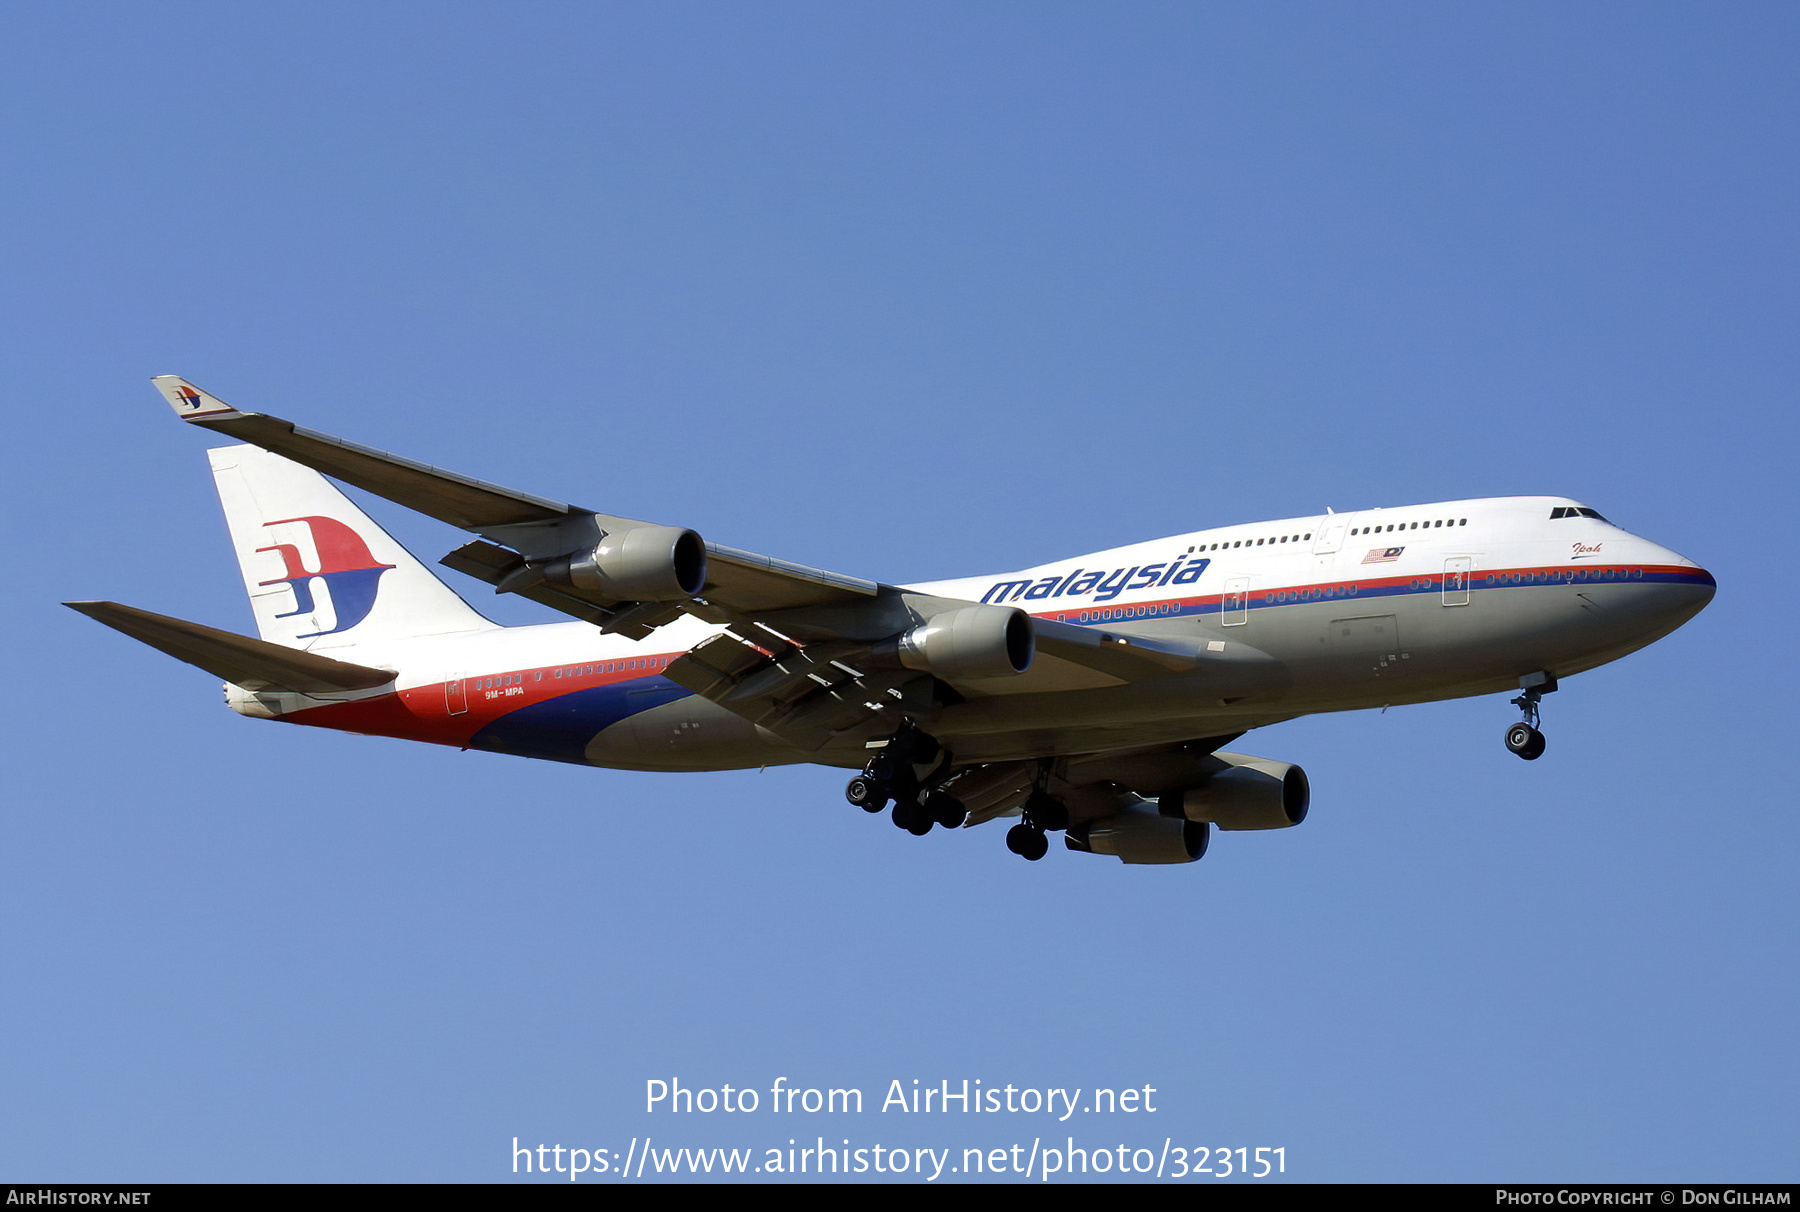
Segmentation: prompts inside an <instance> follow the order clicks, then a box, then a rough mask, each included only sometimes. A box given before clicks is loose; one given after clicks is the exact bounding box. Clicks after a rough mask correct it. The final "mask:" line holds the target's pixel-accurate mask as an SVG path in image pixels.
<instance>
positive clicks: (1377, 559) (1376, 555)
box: [1363, 547, 1406, 564]
mask: <svg viewBox="0 0 1800 1212" xmlns="http://www.w3.org/2000/svg"><path fill="white" fill-rule="evenodd" d="M1405 550H1406V548H1404V547H1376V548H1373V549H1372V550H1370V552H1369V554H1368V555H1366V556H1364V557H1363V563H1365V564H1392V563H1393V562H1394V561H1395V560H1397V559H1399V558H1400V553H1401V552H1403V551H1405Z"/></svg>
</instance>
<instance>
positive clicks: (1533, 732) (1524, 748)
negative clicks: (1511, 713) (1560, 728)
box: [1506, 723, 1544, 762]
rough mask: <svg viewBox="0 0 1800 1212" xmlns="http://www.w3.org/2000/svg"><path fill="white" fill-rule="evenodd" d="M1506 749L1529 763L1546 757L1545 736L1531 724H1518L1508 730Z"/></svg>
mask: <svg viewBox="0 0 1800 1212" xmlns="http://www.w3.org/2000/svg"><path fill="white" fill-rule="evenodd" d="M1506 747H1507V748H1508V749H1510V750H1512V751H1513V752H1514V753H1516V754H1518V755H1519V756H1520V757H1522V758H1524V759H1525V760H1526V761H1528V762H1535V761H1537V760H1538V759H1539V758H1540V757H1542V756H1544V734H1543V733H1541V732H1539V731H1538V730H1537V729H1535V728H1533V727H1532V726H1531V725H1530V724H1526V723H1518V724H1514V725H1513V726H1512V727H1511V728H1508V729H1507V730H1506Z"/></svg>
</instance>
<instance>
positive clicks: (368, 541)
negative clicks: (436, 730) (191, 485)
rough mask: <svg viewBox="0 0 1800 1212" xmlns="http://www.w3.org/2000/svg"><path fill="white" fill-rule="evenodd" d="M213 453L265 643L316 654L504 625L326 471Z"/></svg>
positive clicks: (252, 450)
mask: <svg viewBox="0 0 1800 1212" xmlns="http://www.w3.org/2000/svg"><path fill="white" fill-rule="evenodd" d="M207 455H208V457H209V458H210V459H211V460H212V467H213V481H214V483H215V484H216V485H217V486H218V490H219V501H220V503H221V504H222V505H224V507H225V521H226V523H227V524H228V525H229V526H230V528H231V545H232V547H233V549H234V550H235V551H236V552H237V559H238V568H239V569H240V570H241V571H242V572H243V574H244V587H245V588H246V589H247V590H249V593H250V606H251V609H252V610H253V611H254V612H255V614H256V630H257V633H258V634H259V635H261V636H262V638H263V639H265V640H268V641H270V642H272V643H276V644H285V645H287V646H288V647H290V648H304V649H308V650H315V651H317V650H325V649H333V648H346V647H351V646H354V645H357V644H369V643H380V642H383V641H387V640H394V639H401V638H405V637H409V636H424V635H442V634H446V633H450V632H460V631H477V630H486V629H489V628H492V627H495V626H496V624H494V623H490V622H488V621H487V620H486V619H484V618H482V617H481V616H480V615H479V614H476V613H475V611H474V609H473V608H472V607H471V606H470V605H469V604H468V603H467V602H465V601H463V600H462V599H461V598H460V597H458V596H457V595H456V593H455V591H454V590H452V589H451V588H450V587H449V586H448V585H445V584H444V583H443V582H442V581H440V580H438V579H437V577H436V576H434V575H433V574H432V573H431V570H430V569H428V568H426V567H425V565H424V564H422V563H420V562H419V561H418V560H417V559H415V558H414V557H413V555H412V553H411V552H409V551H407V550H406V549H405V548H404V547H402V546H400V544H399V543H397V542H395V541H394V540H393V538H391V537H390V536H389V535H388V533H387V532H386V531H384V530H383V529H381V527H379V526H377V525H376V524H375V523H374V521H373V520H372V519H370V517H369V516H368V515H367V514H365V513H363V511H362V510H360V509H358V508H357V507H356V506H355V505H353V504H351V503H350V499H349V498H348V497H346V496H345V495H344V494H343V493H342V492H339V491H338V489H337V488H336V486H335V485H333V484H332V483H331V482H330V481H329V480H327V479H326V478H325V477H324V476H322V475H320V474H319V473H318V472H316V471H313V470H311V469H310V468H306V467H302V466H301V465H300V464H298V463H294V462H290V461H289V460H287V459H284V458H282V457H281V456H280V455H276V454H270V453H269V452H268V451H266V450H262V449H260V448H258V447H255V446H227V447H224V448H222V449H218V450H211V451H208V452H207Z"/></svg>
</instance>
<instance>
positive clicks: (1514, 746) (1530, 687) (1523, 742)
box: [1506, 673, 1556, 762]
mask: <svg viewBox="0 0 1800 1212" xmlns="http://www.w3.org/2000/svg"><path fill="white" fill-rule="evenodd" d="M1519 689H1520V691H1521V693H1520V694H1519V697H1518V698H1516V699H1514V700H1513V701H1512V703H1513V706H1515V707H1517V708H1518V709H1519V710H1520V711H1521V712H1523V713H1524V716H1525V718H1524V719H1523V720H1521V721H1519V722H1518V723H1517V724H1514V725H1513V726H1512V727H1510V728H1508V729H1507V730H1506V747H1507V748H1508V749H1510V750H1511V751H1512V752H1514V753H1516V754H1518V755H1519V756H1520V757H1522V758H1524V759H1525V760H1526V761H1528V762H1535V761H1537V760H1538V759H1539V758H1540V757H1543V756H1544V745H1545V741H1544V734H1543V733H1541V732H1539V731H1538V700H1539V699H1541V698H1543V697H1544V696H1545V695H1546V694H1549V693H1550V692H1551V691H1553V690H1555V689H1556V678H1555V676H1554V675H1552V674H1548V673H1528V674H1526V675H1525V676H1524V677H1522V678H1520V679H1519Z"/></svg>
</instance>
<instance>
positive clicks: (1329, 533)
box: [1313, 514, 1350, 555]
mask: <svg viewBox="0 0 1800 1212" xmlns="http://www.w3.org/2000/svg"><path fill="white" fill-rule="evenodd" d="M1349 526H1350V523H1349V519H1348V518H1343V517H1339V516H1338V515H1336V514H1328V515H1326V517H1325V519H1324V520H1323V521H1321V522H1320V523H1319V529H1318V530H1317V531H1316V532H1315V533H1314V535H1313V554H1314V555H1330V554H1331V553H1332V552H1334V551H1336V550H1337V549H1338V548H1339V547H1342V546H1343V545H1344V532H1345V531H1346V530H1348V529H1349Z"/></svg>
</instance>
